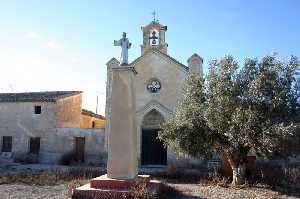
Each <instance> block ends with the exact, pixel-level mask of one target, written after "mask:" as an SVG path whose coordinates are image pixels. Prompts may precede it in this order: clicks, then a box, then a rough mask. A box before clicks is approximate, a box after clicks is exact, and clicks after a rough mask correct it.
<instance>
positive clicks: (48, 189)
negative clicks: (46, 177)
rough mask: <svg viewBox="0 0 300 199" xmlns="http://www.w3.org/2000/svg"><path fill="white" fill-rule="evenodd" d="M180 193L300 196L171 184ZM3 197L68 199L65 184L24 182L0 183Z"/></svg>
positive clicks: (189, 196) (188, 196)
mask: <svg viewBox="0 0 300 199" xmlns="http://www.w3.org/2000/svg"><path fill="white" fill-rule="evenodd" d="M169 185H170V186H172V187H174V188H175V189H176V190H178V192H179V194H177V195H176V196H173V197H172V198H171V199H206V198H207V199H242V198H249V199H254V198H257V199H277V198H278V199H279V198H280V199H296V198H300V197H296V196H287V195H280V194H279V193H278V192H275V191H272V190H269V189H265V188H243V189H239V188H224V187H220V186H211V185H210V186H204V185H199V184H172V183H170V184H169ZM0 198H1V199H33V198H37V199H68V198H70V196H68V194H67V189H66V187H65V185H55V186H30V185H24V184H2V185H0Z"/></svg>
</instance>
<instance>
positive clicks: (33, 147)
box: [29, 137, 40, 154]
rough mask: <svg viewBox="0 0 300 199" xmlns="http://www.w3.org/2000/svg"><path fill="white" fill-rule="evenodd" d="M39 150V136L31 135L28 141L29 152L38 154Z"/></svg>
mask: <svg viewBox="0 0 300 199" xmlns="http://www.w3.org/2000/svg"><path fill="white" fill-rule="evenodd" d="M39 152H40V138H39V137H31V138H30V142H29V153H33V154H38V153H39Z"/></svg>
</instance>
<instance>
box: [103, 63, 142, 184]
mask: <svg viewBox="0 0 300 199" xmlns="http://www.w3.org/2000/svg"><path fill="white" fill-rule="evenodd" d="M135 74H136V71H135V70H134V68H133V67H128V66H118V67H113V68H112V79H111V110H110V124H109V129H108V160H107V177H109V178H114V179H134V178H136V177H137V174H138V156H137V146H136V145H137V129H136V117H135V93H134V92H135V90H134V82H133V80H134V75H135Z"/></svg>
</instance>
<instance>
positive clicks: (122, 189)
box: [72, 175, 160, 199]
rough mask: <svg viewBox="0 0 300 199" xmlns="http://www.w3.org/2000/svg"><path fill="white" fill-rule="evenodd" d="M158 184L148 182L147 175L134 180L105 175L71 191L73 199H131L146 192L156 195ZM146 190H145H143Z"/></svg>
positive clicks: (156, 182) (154, 181)
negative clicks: (112, 177)
mask: <svg viewBox="0 0 300 199" xmlns="http://www.w3.org/2000/svg"><path fill="white" fill-rule="evenodd" d="M159 184H160V182H159V181H156V180H150V176H148V175H139V176H138V177H137V178H135V179H130V180H119V179H111V178H108V177H107V176H106V175H102V176H100V177H97V178H93V179H92V180H91V181H90V183H89V184H86V185H84V186H81V187H78V188H76V189H73V194H72V198H74V199H100V198H101V199H103V198H133V195H134V194H139V193H140V192H143V191H147V192H149V193H150V194H156V192H157V188H158V186H159ZM145 189H146V190H145Z"/></svg>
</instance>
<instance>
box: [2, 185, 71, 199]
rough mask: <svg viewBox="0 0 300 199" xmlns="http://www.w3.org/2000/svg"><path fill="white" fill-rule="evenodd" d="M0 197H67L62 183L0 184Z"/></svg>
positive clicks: (11, 198)
mask: <svg viewBox="0 0 300 199" xmlns="http://www.w3.org/2000/svg"><path fill="white" fill-rule="evenodd" d="M0 198H1V199H33V198H37V199H68V197H67V193H66V190H65V186H64V185H56V186H29V185H22V184H4V185H0Z"/></svg>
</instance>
